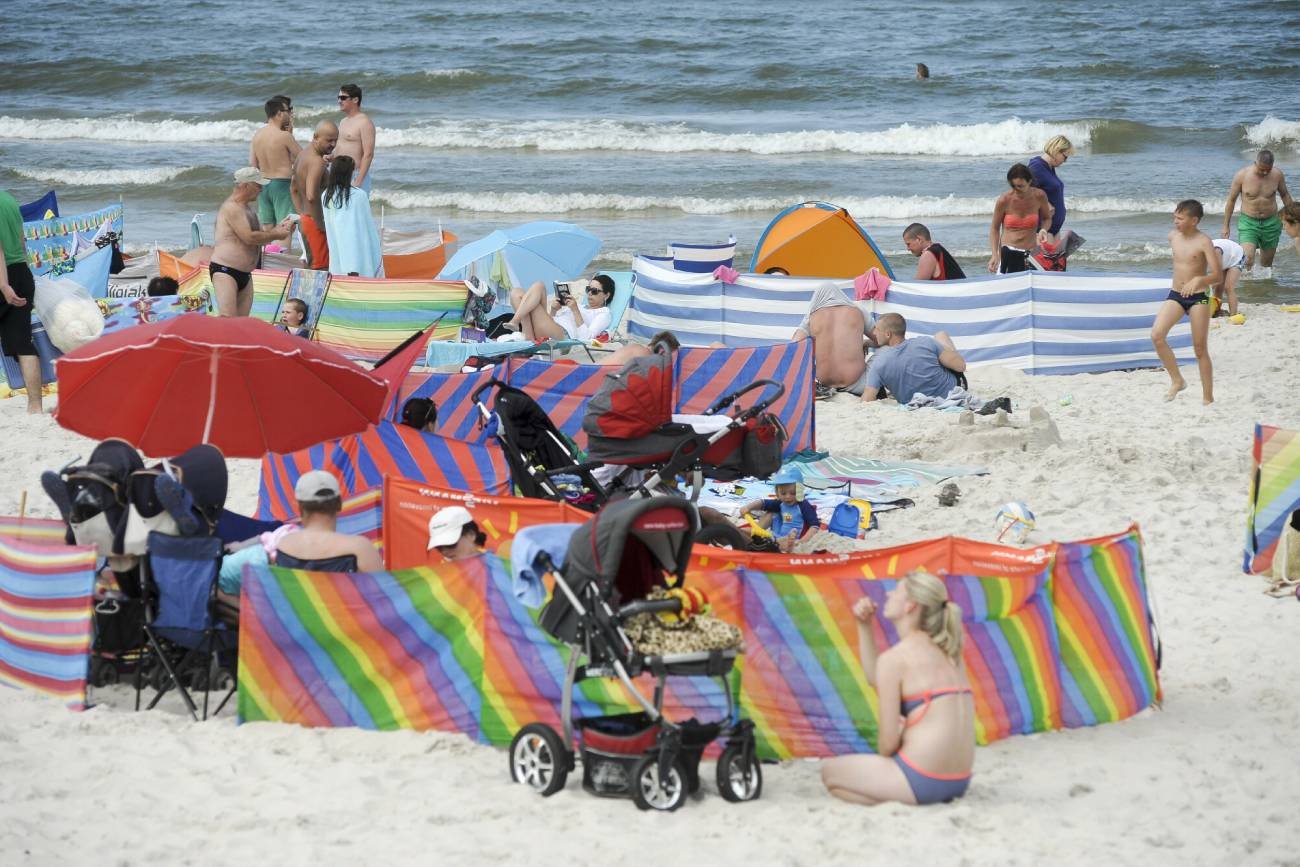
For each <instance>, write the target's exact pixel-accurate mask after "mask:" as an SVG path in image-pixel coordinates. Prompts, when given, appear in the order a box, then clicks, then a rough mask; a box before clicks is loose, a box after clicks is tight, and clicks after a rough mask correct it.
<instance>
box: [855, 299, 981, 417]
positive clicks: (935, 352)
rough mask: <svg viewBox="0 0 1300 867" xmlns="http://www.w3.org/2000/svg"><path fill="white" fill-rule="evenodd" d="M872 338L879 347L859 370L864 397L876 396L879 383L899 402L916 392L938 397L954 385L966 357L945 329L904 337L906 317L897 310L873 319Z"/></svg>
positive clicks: (903, 401) (955, 385)
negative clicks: (863, 372) (932, 334)
mask: <svg viewBox="0 0 1300 867" xmlns="http://www.w3.org/2000/svg"><path fill="white" fill-rule="evenodd" d="M874 338H875V342H876V343H877V344H878V345H879V346H880V348H879V349H877V350H876V354H875V356H874V357H873V358H872V360H871V365H870V366H869V367H868V368H867V371H866V373H865V374H863V381H864V384H865V387H864V388H863V390H862V399H863V400H864V401H873V400H876V399H877V398H879V396H880V389H881V388H882V387H883V388H886V389H888V390H889V393H890V394H892V395H893V396H894V397H895V398H896V399H897V400H898V402H899V403H907V402H908V401H910V400H912V398H913V397H914V396H915V395H918V394H922V395H925V396H926V397H932V398H938V399H942V398H945V397H947V396H948V395H949V394H950V393H951V392H952V390H953V389H954V388H956V387H957V385H958V382H957V374H958V373H961V372H963V371H965V370H966V359H964V358H962V356H961V353H960V352H958V351H957V347H956V346H954V345H953V342H952V338H950V337H949V336H948V335H947V334H946V333H945V332H943V331H938V332H935V335H934V336H933V337H929V336H926V335H924V334H923V335H920V336H918V337H913V338H911V339H908V338H907V320H906V319H904V318H903V317H902V316H899V315H898V314H897V313H886V314H884V315H883V316H881V317H880V319H878V320H877V321H876V327H875V329H874Z"/></svg>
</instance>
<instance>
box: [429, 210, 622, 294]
mask: <svg viewBox="0 0 1300 867" xmlns="http://www.w3.org/2000/svg"><path fill="white" fill-rule="evenodd" d="M599 250H600V239H599V238H597V237H596V236H595V235H593V234H591V233H590V232H588V231H587V230H586V229H583V228H580V227H578V226H575V225H573V224H572V223H557V222H553V221H549V220H538V221H536V222H533V223H524V224H523V225H522V226H514V227H512V228H509V229H498V230H497V231H495V232H493V233H492V234H490V235H488V236H487V237H486V238H480V239H479V240H477V241H473V242H471V243H469V244H464V245H462V246H461V248H460V249H459V250H457V251H456V255H454V256H452V257H451V260H450V261H449V262H447V264H446V266H445V267H444V268H443V269H442V271H441V272H440V273H439V274H438V278H439V279H440V280H460V279H464V278H465V277H467V276H468V275H469V274H470V273H477V274H479V275H480V276H483V277H486V276H487V275H488V273H489V271H490V269H491V268H492V264H493V260H494V259H495V257H496V256H497V254H498V253H500V254H501V256H502V258H503V259H504V260H505V266H506V269H507V271H508V273H509V276H510V282H511V283H512V284H513V285H514V286H518V287H526V286H529V285H531V284H532V283H533V282H534V281H536V280H541V281H542V282H543V283H549V282H551V281H555V280H572V279H573V278H575V277H577V276H579V275H580V274H581V273H582V270H583V269H584V268H586V267H587V265H588V264H590V262H591V260H592V259H593V258H595V256H596V253H597V252H599ZM471 267H472V268H473V269H474V271H473V272H471V270H470V269H471Z"/></svg>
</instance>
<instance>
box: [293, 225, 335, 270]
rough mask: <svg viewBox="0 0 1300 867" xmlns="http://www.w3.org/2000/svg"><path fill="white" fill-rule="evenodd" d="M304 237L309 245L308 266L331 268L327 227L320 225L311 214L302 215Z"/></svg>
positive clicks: (319, 268) (314, 268)
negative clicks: (326, 235)
mask: <svg viewBox="0 0 1300 867" xmlns="http://www.w3.org/2000/svg"><path fill="white" fill-rule="evenodd" d="M299 225H300V226H301V228H302V239H303V241H304V242H305V243H306V246H307V256H308V263H307V264H308V266H309V267H310V268H311V269H312V270H314V271H328V270H329V269H330V245H329V239H327V238H326V237H325V228H324V227H323V226H321V225H319V224H318V223H317V222H316V220H315V219H313V218H312V216H311V215H310V214H303V215H302V222H301V223H300V224H299Z"/></svg>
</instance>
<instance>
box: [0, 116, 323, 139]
mask: <svg viewBox="0 0 1300 867" xmlns="http://www.w3.org/2000/svg"><path fill="white" fill-rule="evenodd" d="M261 125H262V124H258V123H253V122H252V121H247V120H200V121H184V120H158V121H145V120H134V119H132V118H130V117H77V118H67V119H56V118H40V119H37V118H23V117H9V116H7V115H6V116H4V117H0V139H26V140H28V141H59V140H64V139H80V140H84V141H110V142H132V143H153V142H160V143H167V142H183V143H187V144H188V143H200V142H247V141H249V140H250V139H251V138H252V137H253V133H255V132H257V129H258V127H260V126H261ZM301 135H302V133H301V132H299V136H300V137H301ZM306 135H307V137H308V138H310V137H311V134H310V133H307V134H306Z"/></svg>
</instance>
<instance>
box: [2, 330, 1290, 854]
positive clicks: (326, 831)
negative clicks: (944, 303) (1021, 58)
mask: <svg viewBox="0 0 1300 867" xmlns="http://www.w3.org/2000/svg"><path fill="white" fill-rule="evenodd" d="M1244 311H1245V313H1246V314H1247V317H1248V322H1247V323H1246V325H1245V326H1241V327H1238V326H1232V325H1229V324H1227V323H1226V322H1223V321H1221V320H1220V321H1217V322H1216V323H1214V324H1213V325H1212V329H1211V336H1210V347H1211V352H1212V354H1213V357H1214V362H1215V374H1216V388H1215V393H1216V395H1217V398H1218V401H1217V402H1216V403H1215V404H1214V405H1212V406H1208V407H1203V406H1202V405H1201V403H1200V395H1199V389H1198V383H1197V381H1196V375H1195V367H1191V368H1187V369H1185V372H1186V375H1187V377H1188V380H1189V384H1190V386H1191V387H1190V388H1189V390H1188V391H1187V392H1185V393H1184V394H1183V395H1181V396H1180V397H1179V398H1178V399H1177V400H1175V401H1174V402H1172V403H1163V402H1161V400H1160V398H1161V396H1162V395H1163V394H1164V391H1165V389H1166V388H1167V379H1166V378H1165V375H1164V374H1163V372H1161V371H1158V370H1144V371H1138V372H1132V373H1106V374H1100V375H1081V376H1072V377H1028V376H1024V375H1021V374H1018V373H1011V372H1006V371H997V370H984V369H981V370H976V371H974V372H973V374H972V376H971V388H972V390H973V391H975V392H976V393H979V394H981V395H982V396H986V397H988V396H992V395H995V394H1007V395H1010V396H1011V397H1012V398H1013V400H1014V402H1015V407H1016V411H1015V412H1014V413H1013V414H1012V416H1011V418H1010V421H1011V424H1010V425H1009V426H1001V427H999V426H996V425H995V423H994V419H992V418H990V417H982V418H977V419H975V422H976V423H975V424H974V425H973V426H964V425H961V424H959V421H958V416H957V415H953V414H939V413H935V412H933V411H920V412H904V411H902V410H900V409H898V408H897V407H896V406H894V405H892V404H878V405H874V406H864V405H862V404H860V403H859V402H858V401H856V400H855V399H853V398H851V397H849V396H847V395H839V396H837V397H835V398H834V399H833V400H831V401H829V402H825V403H821V404H818V406H817V422H818V425H817V433H818V445H819V447H820V448H823V449H830V450H831V451H832V452H834V453H836V454H844V455H860V456H865V457H878V458H890V459H899V460H916V459H922V460H932V461H940V462H945V463H980V464H984V465H986V466H987V467H988V468H989V469H990V470H991V472H990V474H989V475H987V476H984V477H980V478H969V479H960V480H958V484H959V485H960V487H961V489H962V494H963V495H962V497H961V500H960V501H959V503H958V504H957V505H956V506H954V507H952V508H945V507H941V506H940V505H938V503H937V501H936V498H935V496H934V494H935V493H937V489H935V490H934V491H928V490H927V491H925V492H924V493H922V494H920V495H919V496H918V498H917V505H916V507H915V508H913V509H910V510H905V511H899V512H893V513H889V514H885V515H882V516H881V529H880V531H879V532H877V533H874V534H872V535H871V538H870V541H871V542H872V543H873V544H874V545H878V546H887V545H892V544H898V543H903V542H908V541H913V540H917V539H923V538H928V537H933V536H937V535H943V534H948V533H955V534H961V535H967V536H970V537H972V538H976V539H983V540H991V539H992V538H993V535H994V533H993V515H994V513H995V511H996V510H997V507H998V505H999V504H1000V503H1002V502H1004V501H1007V500H1023V501H1024V502H1026V503H1028V504H1029V505H1030V507H1031V508H1032V509H1033V510H1034V511H1035V513H1036V514H1037V517H1038V529H1037V530H1036V532H1035V535H1034V537H1033V538H1034V539H1035V540H1038V541H1046V540H1049V539H1060V540H1072V539H1080V538H1085V537H1088V536H1093V535H1098V534H1102V533H1108V532H1113V531H1117V530H1121V529H1123V528H1124V527H1126V526H1127V525H1128V524H1129V522H1131V521H1136V522H1138V523H1139V524H1140V525H1141V528H1142V533H1143V538H1144V541H1145V551H1146V565H1147V574H1148V578H1149V581H1150V583H1151V586H1152V590H1153V593H1154V595H1155V603H1156V606H1157V613H1158V615H1159V622H1160V627H1161V634H1162V638H1163V644H1164V667H1163V672H1162V676H1161V679H1162V684H1163V689H1164V696H1165V700H1164V705H1163V707H1162V708H1161V709H1158V710H1148V711H1145V712H1143V713H1142V714H1140V715H1139V716H1138V717H1136V718H1134V719H1130V720H1128V721H1125V722H1121V723H1116V724H1111V725H1105V726H1101V727H1097V728H1089V729H1081V730H1073V731H1068V732H1058V733H1047V734H1041V735H1034V736H1018V737H1012V738H1010V739H1007V740H1003V741H1000V742H998V743H995V744H993V745H991V746H987V747H983V748H981V749H980V750H979V751H978V754H977V757H976V767H975V779H974V782H973V784H972V786H971V789H970V791H969V793H968V794H967V795H966V797H964V798H962V799H961V800H959V801H957V802H956V803H954V804H951V805H942V806H932V807H925V808H914V807H905V806H898V805H890V806H883V807H876V808H871V809H864V808H860V807H854V806H849V805H847V804H843V803H839V802H836V801H833V800H832V799H831V798H830V797H829V796H828V795H827V794H826V793H825V791H824V790H823V788H822V785H821V782H820V780H819V778H818V773H817V764H816V763H815V762H805V761H797V762H791V763H788V764H786V765H783V766H779V767H778V766H769V767H767V768H765V774H766V779H765V786H764V792H763V797H762V799H761V800H759V801H757V802H755V803H752V804H745V805H731V804H728V803H726V802H724V801H723V800H722V799H721V798H719V797H717V795H716V794H715V793H714V792H712V782H711V779H712V773H711V771H710V772H708V773H707V774H706V775H705V777H706V780H708V782H706V783H705V790H704V793H703V795H702V797H700V798H698V799H697V800H695V801H692V802H691V803H688V804H687V806H686V807H685V808H683V809H682V810H681V811H680V812H678V813H675V814H670V815H649V814H643V813H639V812H638V811H637V810H636V809H635V808H633V807H632V806H631V804H629V803H627V802H625V801H606V800H601V799H597V798H593V797H590V796H588V795H587V794H585V793H584V792H582V791H581V789H580V787H579V786H578V785H577V783H576V782H574V781H571V784H570V785H569V787H568V789H567V790H565V791H563V792H561V793H560V794H558V795H556V796H555V797H554V798H552V799H550V800H542V799H541V798H539V797H537V796H536V795H535V794H533V793H532V792H531V791H529V790H526V789H525V788H523V787H521V786H515V785H512V784H510V782H509V777H508V771H507V767H506V757H505V752H504V751H503V750H499V749H494V748H490V747H485V746H480V745H477V744H474V743H471V742H470V741H468V740H467V739H465V738H464V737H461V736H458V735H449V734H443V733H435V732H420V733H416V732H400V733H372V732H363V731H358V730H308V729H303V728H298V727H294V726H289V725H280V724H267V723H258V724H251V725H246V726H236V725H235V723H234V720H233V718H232V717H231V716H230V715H229V714H226V715H224V718H222V719H218V720H216V721H210V722H207V723H203V724H194V723H191V722H190V721H189V720H188V718H186V717H183V716H181V715H179V714H177V713H176V712H175V709H174V708H173V710H172V711H155V712H152V713H140V714H136V713H132V712H131V710H130V699H129V693H128V692H127V691H126V690H125V689H123V688H117V689H116V690H114V691H103V690H101V691H98V692H97V693H96V695H95V700H96V701H97V702H99V704H98V706H96V707H95V708H93V709H92V710H90V711H88V712H86V713H70V712H68V711H66V710H64V709H63V708H62V707H61V706H60V705H58V704H56V703H53V702H50V701H48V700H45V699H43V698H41V697H39V696H37V695H34V694H27V693H20V692H16V691H10V690H3V691H0V853H3V855H2V856H0V862H3V863H5V864H14V865H20V864H21V865H26V864H54V863H76V862H88V863H105V864H107V863H111V864H135V863H160V862H173V863H236V860H237V859H239V860H241V861H243V862H245V863H268V864H312V865H318V864H322V863H324V864H392V863H421V862H423V863H443V864H462V865H477V864H500V863H594V862H600V863H603V864H608V865H638V867H640V865H645V864H677V863H681V864H685V863H691V864H710V863H725V864H735V863H746V864H752V865H765V864H810V865H811V864H816V865H825V864H861V863H877V862H878V863H895V864H902V863H908V861H911V862H912V863H936V864H952V863H966V864H1007V863H1012V864H1039V863H1060V864H1094V863H1124V864H1144V865H1154V864H1243V865H1246V864H1249V865H1255V864H1261V865H1262V864H1277V865H1282V864H1300V818H1298V817H1297V813H1296V806H1297V804H1300V671H1298V670H1297V654H1298V652H1300V605H1298V604H1297V602H1296V601H1295V600H1294V599H1272V598H1269V597H1267V596H1265V595H1264V594H1263V593H1262V592H1261V590H1262V589H1263V587H1264V581H1263V580H1262V579H1260V578H1258V577H1250V576H1245V575H1242V574H1241V542H1242V534H1243V521H1244V514H1245V509H1246V497H1247V474H1248V468H1249V449H1250V443H1251V434H1252V425H1253V423H1254V422H1255V421H1263V422H1270V423H1275V424H1279V425H1282V426H1284V427H1291V428H1296V427H1300V401H1297V400H1296V395H1297V394H1298V393H1300V340H1297V339H1296V333H1297V327H1298V326H1300V314H1288V313H1285V312H1283V311H1281V310H1280V309H1279V308H1277V307H1276V306H1266V305H1247V306H1245V308H1244ZM1067 394H1068V395H1070V396H1071V398H1072V400H1071V401H1070V402H1069V404H1068V405H1064V406H1063V405H1061V402H1060V398H1061V397H1062V396H1063V395H1067ZM1034 406H1041V407H1042V408H1043V411H1045V413H1046V415H1045V416H1044V415H1042V414H1041V413H1031V411H1030V409H1031V407H1034ZM1031 417H1034V418H1031ZM0 440H2V441H3V442H4V443H5V449H4V453H3V455H0V479H2V480H3V481H2V482H0V513H3V514H16V513H17V511H18V506H19V499H20V495H21V491H23V490H24V489H25V490H26V491H27V492H28V510H29V513H35V514H40V515H45V516H53V515H54V511H53V506H52V504H50V503H49V502H48V501H47V500H46V498H45V496H44V494H43V493H42V492H41V490H40V485H39V482H38V476H39V474H40V472H41V470H43V469H46V468H56V467H58V466H61V465H62V464H63V463H65V462H67V461H68V460H70V459H72V458H75V457H77V456H85V455H86V454H88V453H89V451H90V448H91V446H92V444H91V443H90V442H89V441H87V440H84V439H82V438H80V437H78V436H76V435H73V434H71V433H68V432H66V431H63V430H62V429H60V428H57V427H55V425H54V424H53V422H52V421H51V420H50V419H49V418H48V417H41V418H34V417H33V418H29V417H27V416H26V415H24V414H23V405H22V402H21V401H19V400H9V401H4V402H3V403H0ZM256 488H257V465H256V463H254V462H250V461H236V462H232V479H231V497H230V506H231V507H232V508H236V509H240V510H244V511H248V510H251V509H252V508H253V506H254V500H255V496H256ZM905 859H907V860H905Z"/></svg>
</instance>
